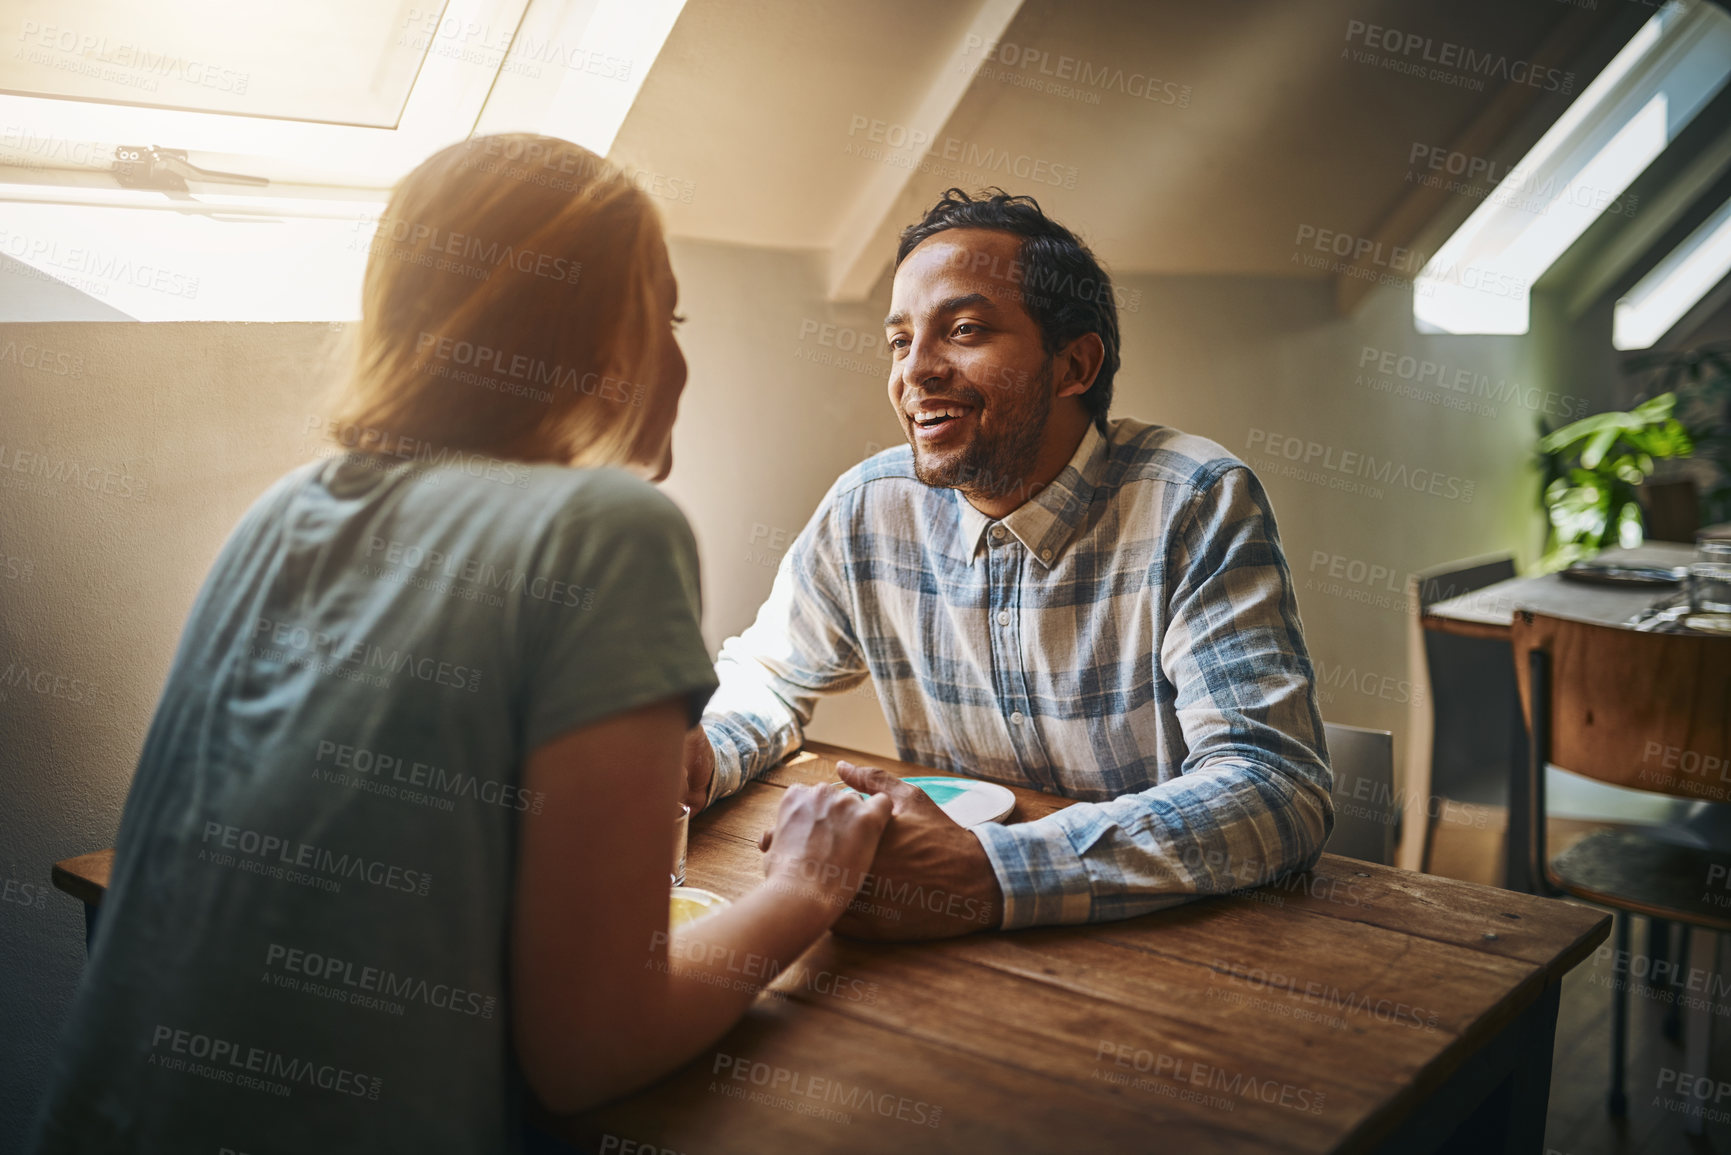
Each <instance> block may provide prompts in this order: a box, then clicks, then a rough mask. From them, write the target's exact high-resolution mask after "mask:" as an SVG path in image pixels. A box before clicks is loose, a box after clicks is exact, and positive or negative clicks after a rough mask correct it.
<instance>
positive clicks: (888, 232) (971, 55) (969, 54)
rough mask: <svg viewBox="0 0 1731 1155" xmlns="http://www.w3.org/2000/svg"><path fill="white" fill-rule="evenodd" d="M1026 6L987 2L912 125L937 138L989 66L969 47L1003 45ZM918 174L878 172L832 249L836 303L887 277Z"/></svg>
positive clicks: (896, 169)
mask: <svg viewBox="0 0 1731 1155" xmlns="http://www.w3.org/2000/svg"><path fill="white" fill-rule="evenodd" d="M1021 7H1022V0H981V2H980V6H979V9H978V10H977V11H975V13H974V18H973V20H972V21H970V22H969V24H968V27H967V29H966V30H965V31H964V32H963V33H962V37H961V39H959V40H958V41H957V42H956V44H955V46H954V48H953V49H952V50H951V51H950V53H949V54H948V55H946V56H945V57H944V58H943V64H942V65H940V67H939V68H938V73H937V75H936V76H934V77H933V78H932V81H931V83H930V84H929V85H928V86H927V87H926V92H925V95H924V97H922V98H921V100H920V103H919V106H918V107H917V108H915V110H914V112H913V114H912V115H911V116H910V117H909V119H908V123H909V124H910V125H913V126H915V127H917V128H920V129H924V130H928V131H929V132H930V133H931V135H932V138H933V139H934V140H935V139H937V136H938V133H939V132H940V131H941V130H942V129H943V127H944V126H945V125H947V124H949V122H950V118H951V117H952V116H954V115H955V112H956V108H957V107H958V106H959V105H960V104H961V102H962V97H963V96H965V95H967V91H968V88H969V86H970V85H972V84H973V82H974V77H975V75H976V74H978V72H979V70H980V65H981V64H982V63H984V62H985V58H986V53H985V52H984V51H968V48H969V47H970V46H979V45H987V44H995V43H997V42H998V41H999V40H1000V39H1002V38H1003V35H1004V30H1005V29H1006V28H1008V27H1009V25H1010V21H1011V20H1012V19H1014V18H1015V15H1016V13H1017V12H1018V11H1019V10H1020V9H1021ZM952 62H955V63H952ZM917 171H918V165H917V163H916V164H914V165H910V166H908V167H905V168H904V167H902V166H899V165H889V164H880V165H877V166H875V167H874V168H873V170H872V174H871V176H870V178H868V179H867V180H866V182H865V184H864V186H863V187H862V188H861V189H860V191H859V195H858V196H856V197H855V198H854V202H853V204H852V205H851V206H850V207H849V208H848V211H847V213H846V215H845V216H843V218H842V222H841V226H840V228H839V229H838V230H837V231H836V235H835V240H834V241H833V242H831V244H830V250H829V299H830V300H831V301H836V302H841V301H855V302H857V301H864V300H865V299H866V296H867V294H869V293H870V292H871V291H872V287H873V286H874V285H876V284H877V282H878V278H879V277H881V276H882V275H883V271H884V268H885V267H886V266H887V265H888V264H889V263H890V259H891V257H892V256H893V255H894V252H895V240H896V237H897V236H898V235H899V234H900V233H901V230H902V225H903V224H904V223H905V222H904V221H903V220H902V219H901V217H900V215H899V214H898V212H897V208H898V205H899V204H900V201H901V197H902V194H903V193H904V192H905V191H906V190H907V188H908V185H909V184H910V183H911V182H912V180H913V177H914V173H915V172H917Z"/></svg>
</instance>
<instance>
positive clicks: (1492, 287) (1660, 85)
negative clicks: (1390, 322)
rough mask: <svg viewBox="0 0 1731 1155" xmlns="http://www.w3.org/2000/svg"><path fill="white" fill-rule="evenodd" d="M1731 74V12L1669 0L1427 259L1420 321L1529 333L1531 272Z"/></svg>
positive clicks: (1538, 271)
mask: <svg viewBox="0 0 1731 1155" xmlns="http://www.w3.org/2000/svg"><path fill="white" fill-rule="evenodd" d="M1728 77H1731V17H1728V16H1726V14H1725V13H1723V12H1721V11H1720V10H1719V9H1718V8H1716V7H1715V6H1713V5H1712V4H1707V3H1701V2H1699V0H1673V2H1672V3H1669V4H1667V5H1665V7H1663V8H1661V9H1660V10H1659V11H1658V12H1657V13H1655V14H1654V16H1653V17H1652V18H1651V19H1650V20H1648V21H1647V23H1646V24H1644V25H1642V26H1641V28H1640V30H1639V31H1637V32H1636V33H1635V35H1634V36H1633V37H1632V38H1631V39H1630V40H1629V43H1628V44H1626V45H1624V46H1623V49H1622V50H1621V51H1620V52H1618V53H1617V55H1616V57H1615V58H1614V59H1612V61H1611V63H1610V64H1609V65H1607V66H1606V68H1605V70H1604V71H1603V72H1601V73H1600V74H1599V75H1598V76H1597V77H1596V78H1594V80H1593V82H1592V83H1591V84H1589V85H1588V86H1587V87H1586V89H1585V90H1583V91H1582V93H1581V95H1580V96H1579V97H1578V98H1577V99H1576V100H1575V102H1574V103H1573V104H1572V105H1570V106H1569V108H1568V110H1567V111H1566V112H1564V113H1563V115H1562V116H1561V117H1560V118H1559V119H1558V120H1557V123H1556V124H1554V125H1552V126H1551V128H1550V130H1549V131H1547V132H1546V133H1545V134H1544V136H1542V137H1540V138H1539V141H1538V143H1537V144H1535V145H1534V146H1533V147H1532V149H1531V150H1530V151H1529V152H1528V153H1527V155H1526V156H1525V157H1523V158H1522V159H1521V162H1520V163H1519V164H1518V165H1516V166H1515V168H1514V169H1513V170H1512V171H1511V172H1510V173H1509V175H1508V176H1507V177H1505V178H1504V180H1503V181H1502V183H1501V184H1499V185H1498V186H1497V188H1496V190H1495V191H1494V192H1493V193H1492V194H1491V195H1490V196H1488V197H1486V198H1485V201H1484V203H1483V204H1481V205H1479V207H1478V208H1477V209H1475V210H1474V211H1473V213H1472V215H1471V216H1469V217H1468V218H1467V219H1466V222H1465V223H1464V224H1462V225H1461V227H1460V228H1459V229H1457V230H1456V231H1455V233H1454V235H1453V236H1451V237H1450V238H1449V239H1448V240H1447V241H1446V242H1445V243H1444V244H1443V246H1442V247H1441V248H1440V249H1438V250H1437V252H1436V255H1435V256H1433V257H1432V258H1431V259H1430V261H1429V262H1428V263H1427V264H1426V265H1425V267H1424V268H1423V269H1422V270H1420V272H1419V276H1418V278H1417V280H1416V282H1415V291H1414V294H1413V320H1414V322H1415V323H1416V324H1417V326H1418V328H1419V329H1420V330H1421V331H1424V332H1441V333H1502V334H1522V333H1525V332H1526V331H1527V319H1528V312H1529V304H1530V300H1531V290H1532V285H1533V282H1534V281H1536V280H1537V279H1538V278H1539V277H1540V276H1542V275H1544V273H1545V271H1546V270H1547V269H1549V268H1550V267H1551V265H1552V264H1553V263H1555V261H1556V260H1557V258H1558V257H1560V256H1562V254H1563V253H1564V252H1565V251H1567V249H1568V248H1569V246H1570V245H1572V244H1574V243H1575V241H1576V240H1577V239H1579V237H1580V236H1581V234H1582V233H1584V232H1586V230H1587V228H1588V226H1590V225H1591V224H1592V223H1593V221H1594V220H1596V219H1597V218H1598V217H1599V215H1600V214H1601V213H1603V212H1604V211H1605V210H1606V209H1607V208H1608V207H1610V206H1611V205H1613V204H1616V203H1617V201H1618V198H1619V197H1621V196H1622V195H1623V194H1624V193H1625V192H1626V191H1627V190H1628V187H1629V185H1630V184H1631V183H1633V182H1634V180H1635V178H1636V177H1638V176H1640V175H1641V173H1642V172H1644V171H1645V170H1646V168H1647V166H1648V165H1649V164H1651V163H1652V162H1653V160H1654V158H1656V157H1657V156H1658V155H1659V154H1660V153H1661V152H1663V151H1664V150H1665V148H1666V146H1667V145H1669V144H1670V142H1671V141H1673V140H1675V139H1676V138H1677V135H1678V133H1680V132H1681V131H1682V130H1683V129H1684V127H1686V126H1687V125H1688V123H1689V122H1690V121H1691V120H1692V119H1693V118H1694V116H1695V114H1696V113H1697V112H1699V111H1700V110H1701V108H1702V107H1703V106H1705V105H1706V103H1707V102H1708V101H1709V100H1711V99H1712V98H1713V96H1714V95H1715V94H1716V93H1717V92H1718V91H1719V89H1720V88H1721V87H1723V86H1724V84H1725V82H1726V79H1727V78H1728Z"/></svg>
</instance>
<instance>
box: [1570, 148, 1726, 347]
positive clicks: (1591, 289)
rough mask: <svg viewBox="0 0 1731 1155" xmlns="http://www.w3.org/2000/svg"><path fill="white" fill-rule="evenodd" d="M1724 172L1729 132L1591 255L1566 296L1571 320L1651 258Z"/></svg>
mask: <svg viewBox="0 0 1731 1155" xmlns="http://www.w3.org/2000/svg"><path fill="white" fill-rule="evenodd" d="M1727 168H1731V127H1727V128H1726V129H1725V131H1723V132H1721V133H1720V134H1719V135H1718V136H1717V137H1715V138H1714V139H1713V141H1712V142H1711V143H1710V144H1708V145H1707V146H1706V147H1705V148H1703V149H1702V150H1701V151H1700V152H1698V153H1696V154H1695V156H1694V158H1693V159H1691V160H1690V162H1689V165H1688V167H1686V168H1685V169H1684V170H1683V171H1682V172H1680V173H1678V174H1677V175H1676V176H1675V177H1674V178H1672V180H1671V181H1669V182H1668V183H1667V184H1666V185H1665V187H1664V188H1663V189H1661V190H1660V191H1659V193H1658V195H1656V196H1652V197H1649V198H1647V200H1646V202H1645V203H1643V204H1642V205H1641V206H1640V212H1639V213H1638V214H1637V215H1636V216H1635V218H1634V219H1633V220H1630V221H1629V222H1628V223H1627V224H1625V225H1624V226H1623V227H1622V229H1620V230H1619V231H1618V232H1617V234H1616V236H1614V237H1612V238H1611V240H1610V241H1609V242H1608V243H1607V244H1606V245H1605V246H1604V248H1602V249H1600V250H1599V252H1597V253H1595V254H1594V255H1593V260H1592V263H1591V264H1589V265H1588V266H1587V267H1586V269H1585V270H1583V271H1582V272H1581V273H1580V275H1579V276H1577V277H1576V278H1575V283H1574V291H1573V292H1572V293H1570V294H1569V302H1568V316H1569V320H1571V321H1577V320H1579V319H1580V318H1581V315H1582V314H1583V313H1585V312H1586V311H1587V310H1588V309H1591V308H1592V307H1593V306H1594V305H1596V304H1598V302H1599V298H1600V297H1603V296H1604V295H1605V294H1606V293H1608V292H1610V291H1611V289H1612V287H1613V286H1615V285H1616V283H1617V282H1618V281H1620V280H1622V279H1623V275H1624V274H1625V273H1627V272H1628V271H1629V270H1630V269H1631V268H1632V267H1634V264H1635V262H1636V261H1639V260H1640V259H1641V258H1642V257H1645V256H1648V255H1650V254H1651V250H1652V248H1653V246H1654V245H1656V244H1657V243H1658V242H1659V238H1660V237H1661V236H1663V235H1664V234H1665V233H1666V232H1669V231H1670V229H1671V226H1672V225H1674V224H1676V223H1677V222H1678V221H1679V220H1681V219H1682V217H1683V214H1684V213H1686V212H1688V211H1689V210H1690V209H1691V208H1692V207H1694V205H1695V203H1696V202H1697V201H1699V200H1700V199H1701V197H1703V196H1704V195H1706V193H1707V190H1708V189H1710V188H1712V187H1713V185H1714V184H1715V183H1716V182H1717V181H1718V180H1719V178H1720V177H1721V176H1723V175H1724V174H1725V171H1726V169H1727ZM1652 255H1653V256H1654V259H1655V260H1659V259H1663V258H1664V256H1665V254H1664V253H1657V254H1652Z"/></svg>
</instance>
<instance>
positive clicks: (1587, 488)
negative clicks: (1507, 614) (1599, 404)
mask: <svg viewBox="0 0 1731 1155" xmlns="http://www.w3.org/2000/svg"><path fill="white" fill-rule="evenodd" d="M1676 405H1677V396H1676V394H1674V393H1661V394H1659V395H1658V396H1657V397H1654V398H1652V399H1651V400H1648V401H1644V402H1642V403H1641V404H1639V405H1637V406H1635V407H1634V408H1633V409H1630V410H1627V411H1617V412H1611V413H1595V414H1593V415H1592V416H1591V417H1583V418H1581V419H1580V420H1579V421H1574V422H1571V423H1569V424H1568V425H1565V426H1563V427H1562V428H1561V429H1557V430H1554V431H1546V429H1545V426H1544V423H1543V422H1542V421H1541V422H1540V424H1539V431H1540V433H1541V436H1540V438H1539V445H1538V449H1539V469H1540V482H1539V486H1540V503H1541V505H1542V506H1543V507H1544V510H1545V514H1546V519H1547V522H1548V526H1547V531H1546V536H1545V554H1544V556H1543V557H1542V558H1540V559H1539V569H1540V571H1541V572H1545V573H1549V572H1550V571H1552V570H1558V569H1562V568H1564V567H1565V566H1568V565H1570V564H1572V563H1574V562H1576V561H1580V560H1582V559H1585V558H1590V557H1592V556H1593V555H1594V554H1596V553H1598V552H1599V551H1600V550H1601V549H1604V548H1606V547H1608V546H1619V545H1620V546H1624V547H1630V546H1637V545H1640V544H1641V541H1642V538H1643V529H1642V521H1641V504H1640V500H1639V498H1638V496H1637V494H1636V490H1635V487H1636V486H1638V485H1640V484H1641V483H1642V482H1643V481H1645V480H1646V479H1647V478H1648V477H1650V476H1652V473H1653V470H1654V467H1655V463H1656V462H1658V461H1661V460H1665V459H1668V458H1680V457H1688V456H1690V455H1691V454H1692V453H1693V452H1694V450H1695V443H1694V440H1693V438H1691V436H1690V434H1689V431H1688V430H1687V429H1685V428H1684V427H1683V423H1682V422H1681V421H1679V420H1677V417H1676V416H1675V412H1674V411H1675V409H1676Z"/></svg>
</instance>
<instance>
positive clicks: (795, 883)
mask: <svg viewBox="0 0 1731 1155" xmlns="http://www.w3.org/2000/svg"><path fill="white" fill-rule="evenodd" d="M889 820H890V800H889V799H888V798H884V797H881V796H880V797H876V798H871V799H867V800H862V799H861V798H860V797H859V795H857V794H855V793H854V792H853V791H851V790H841V789H837V788H835V787H831V786H803V785H801V786H790V787H788V788H787V791H786V793H785V794H783V796H782V799H781V808H780V810H779V811H777V813H776V816H775V829H774V830H773V831H769V832H766V833H765V834H764V836H763V837H762V838H761V839H760V840H759V841H758V845H759V846H760V847H761V848H762V849H763V850H764V851H765V857H764V873H765V874H766V875H767V885H768V886H769V887H770V888H771V889H772V890H775V891H778V892H780V893H781V894H783V895H787V896H791V897H793V898H795V899H797V900H801V901H803V902H805V903H806V904H808V905H809V907H810V908H811V909H812V911H813V913H814V914H821V916H822V917H821V923H822V925H823V926H825V927H827V926H829V925H830V924H831V923H832V922H834V921H835V919H836V917H837V916H838V915H840V914H841V913H842V911H843V910H844V909H845V908H846V907H847V905H848V903H849V902H850V901H852V899H853V896H854V892H855V891H857V890H858V889H859V887H860V882H861V881H862V880H863V879H864V878H865V877H866V868H867V867H869V866H870V865H871V861H872V852H873V851H874V850H876V849H877V845H878V839H879V838H881V837H882V836H883V832H884V827H885V825H887V824H888V822H889Z"/></svg>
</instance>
